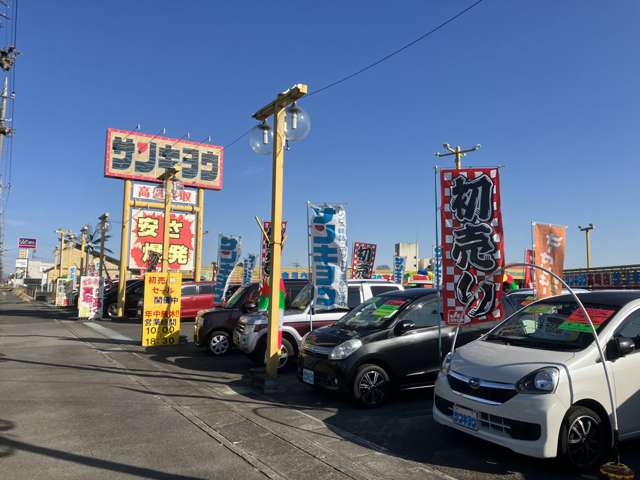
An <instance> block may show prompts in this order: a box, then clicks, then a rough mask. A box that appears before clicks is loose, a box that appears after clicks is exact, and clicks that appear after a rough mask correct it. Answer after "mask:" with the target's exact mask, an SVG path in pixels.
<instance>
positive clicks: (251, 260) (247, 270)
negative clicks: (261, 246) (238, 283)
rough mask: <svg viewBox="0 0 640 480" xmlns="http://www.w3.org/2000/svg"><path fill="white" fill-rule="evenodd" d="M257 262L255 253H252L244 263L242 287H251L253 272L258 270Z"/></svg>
mask: <svg viewBox="0 0 640 480" xmlns="http://www.w3.org/2000/svg"><path fill="white" fill-rule="evenodd" d="M256 260H257V259H256V256H255V255H254V254H253V253H250V254H249V256H248V257H247V258H245V259H244V261H243V262H242V267H243V272H242V285H249V284H250V283H251V278H252V277H253V270H254V269H255V268H256Z"/></svg>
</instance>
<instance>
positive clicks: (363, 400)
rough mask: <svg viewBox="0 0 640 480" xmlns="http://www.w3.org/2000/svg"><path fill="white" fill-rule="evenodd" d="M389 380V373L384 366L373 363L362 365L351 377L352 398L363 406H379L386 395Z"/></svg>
mask: <svg viewBox="0 0 640 480" xmlns="http://www.w3.org/2000/svg"><path fill="white" fill-rule="evenodd" d="M389 382H390V378H389V374H388V373H387V372H386V371H385V369H384V368H382V367H380V366H378V365H373V364H366V365H362V366H361V367H360V368H358V371H357V372H356V374H355V376H354V379H353V398H354V400H355V401H356V403H358V404H359V405H361V406H363V407H367V408H375V407H379V406H380V405H382V404H383V403H384V402H385V400H386V399H387V397H388V393H389Z"/></svg>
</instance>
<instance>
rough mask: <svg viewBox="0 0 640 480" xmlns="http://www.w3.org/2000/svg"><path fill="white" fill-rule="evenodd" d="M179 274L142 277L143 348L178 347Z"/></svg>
mask: <svg viewBox="0 0 640 480" xmlns="http://www.w3.org/2000/svg"><path fill="white" fill-rule="evenodd" d="M181 301H182V274H180V273H179V272H169V273H160V272H147V273H146V275H145V276H144V307H143V312H142V346H143V347H154V346H160V345H177V344H178V343H179V341H180V303H181Z"/></svg>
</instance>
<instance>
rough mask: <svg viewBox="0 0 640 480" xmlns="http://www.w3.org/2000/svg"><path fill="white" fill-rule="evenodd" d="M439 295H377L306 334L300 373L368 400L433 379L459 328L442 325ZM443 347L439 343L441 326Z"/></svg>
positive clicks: (470, 331) (484, 327) (467, 335)
mask: <svg viewBox="0 0 640 480" xmlns="http://www.w3.org/2000/svg"><path fill="white" fill-rule="evenodd" d="M441 311H442V310H441V302H440V296H439V295H438V294H437V293H436V291H435V290H433V289H426V288H414V289H410V290H404V291H396V292H389V293H385V294H382V295H377V296H375V297H372V298H371V299H369V300H367V301H365V302H364V303H362V304H360V305H359V306H358V307H356V308H354V309H353V310H351V311H350V312H349V313H347V314H346V315H345V316H343V317H342V318H341V319H340V320H338V321H337V322H336V323H335V324H334V325H332V326H330V327H323V328H319V329H317V330H313V331H312V332H310V333H309V334H307V335H305V337H304V338H303V339H302V348H301V349H300V357H299V361H298V378H299V379H300V381H302V382H304V383H308V384H311V385H314V386H317V387H322V388H326V389H329V390H339V391H344V392H348V393H350V394H351V395H352V396H353V398H354V399H355V400H356V401H357V402H359V403H361V404H363V405H364V406H368V407H374V406H377V405H380V404H381V403H383V402H384V400H385V399H386V397H387V394H388V393H389V391H390V389H392V388H400V389H410V388H416V387H422V386H426V385H431V384H433V382H434V381H435V379H436V377H437V374H438V371H439V369H440V366H441V363H442V361H441V358H442V356H443V354H445V353H446V352H448V351H449V350H450V349H451V344H452V339H453V334H454V331H455V328H453V327H448V326H445V325H441V318H442V316H441ZM496 324H497V322H488V323H483V324H479V325H471V326H466V327H464V328H462V329H460V333H459V334H458V339H457V345H463V344H465V343H467V342H470V341H471V340H474V339H476V338H478V337H479V336H480V335H482V334H483V333H485V332H487V331H488V330H489V329H490V328H492V327H493V326H495V325H496ZM439 331H440V333H441V335H440V338H441V349H440V350H439V348H438V343H439V342H438V336H439V335H438V332H439Z"/></svg>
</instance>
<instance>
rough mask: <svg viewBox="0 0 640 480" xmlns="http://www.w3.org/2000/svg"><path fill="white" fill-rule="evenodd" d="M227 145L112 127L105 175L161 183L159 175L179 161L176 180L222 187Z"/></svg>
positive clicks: (214, 188)
mask: <svg viewBox="0 0 640 480" xmlns="http://www.w3.org/2000/svg"><path fill="white" fill-rule="evenodd" d="M223 157H224V148H223V147H219V146H217V145H209V144H207V143H198V142H192V141H191V140H183V139H180V138H168V137H160V136H158V135H149V134H147V133H140V132H135V131H134V132H131V131H127V130H117V129H114V128H109V129H108V130H107V146H106V152H105V165H104V175H105V177H115V178H125V179H132V180H144V181H147V182H156V183H160V182H161V180H158V177H159V176H160V175H162V174H163V173H164V171H165V170H166V169H167V168H172V167H174V166H175V165H176V164H178V163H180V164H181V165H182V170H181V171H180V172H178V174H177V175H176V180H177V181H179V182H181V183H183V184H184V185H187V186H191V187H198V188H207V189H211V190H222V163H223Z"/></svg>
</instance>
